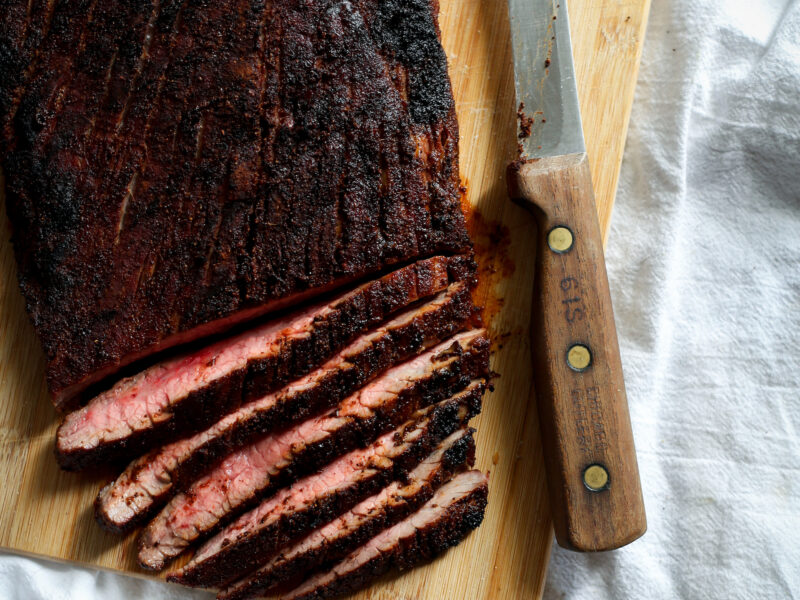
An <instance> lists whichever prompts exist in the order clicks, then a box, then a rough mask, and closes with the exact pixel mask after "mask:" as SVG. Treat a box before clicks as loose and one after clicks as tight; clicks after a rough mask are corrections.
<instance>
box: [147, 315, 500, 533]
mask: <svg viewBox="0 0 800 600" xmlns="http://www.w3.org/2000/svg"><path fill="white" fill-rule="evenodd" d="M487 375H488V340H487V339H486V338H485V337H484V335H483V331H482V330H474V331H470V332H466V333H462V334H459V335H457V336H456V337H455V338H453V339H452V340H448V341H447V342H444V343H443V344H440V345H439V346H437V347H436V348H433V349H431V350H429V351H428V352H426V353H424V354H422V355H420V356H419V357H417V358H415V359H413V360H411V361H409V362H407V363H404V364H402V365H399V366H397V367H394V368H393V369H390V370H389V371H387V372H386V373H385V374H384V375H383V376H381V377H380V378H379V379H377V380H375V381H373V382H372V383H370V384H369V385H368V386H366V387H365V388H362V389H361V390H359V391H358V392H356V393H355V394H353V395H352V396H350V397H349V398H347V399H346V400H344V401H343V402H342V403H341V404H340V405H339V406H338V407H337V408H336V410H334V411H333V412H331V413H329V414H323V415H320V416H317V417H314V418H311V419H308V420H307V421H304V422H303V423H301V424H299V425H296V426H293V427H291V428H289V429H287V430H285V431H283V432H277V433H273V434H270V435H267V436H265V437H262V438H261V439H259V440H257V441H256V442H254V443H252V444H250V445H248V446H245V447H243V448H241V449H239V450H236V451H234V452H232V453H231V454H229V455H228V456H226V457H225V458H224V459H223V460H222V462H220V463H219V464H217V465H216V466H215V467H214V468H213V469H212V470H211V471H210V472H209V473H208V474H207V475H205V476H203V477H201V478H200V479H199V480H197V481H196V482H194V483H193V484H192V485H191V486H190V487H189V488H188V489H187V490H186V491H185V492H184V493H181V494H179V495H177V496H175V497H174V498H173V499H172V500H171V501H170V502H169V503H168V504H167V506H166V507H164V509H163V510H162V511H161V513H160V514H159V515H158V516H157V517H156V519H155V521H154V522H153V523H151V524H150V525H149V526H148V528H147V529H146V530H145V533H146V534H147V532H148V531H150V530H151V529H154V530H157V531H160V532H161V533H159V537H161V536H163V535H167V534H169V535H171V536H175V537H177V538H180V539H184V538H191V537H192V536H195V537H196V536H198V535H201V534H202V533H203V532H206V531H210V530H212V529H213V528H215V527H216V526H217V525H218V523H219V522H220V521H224V520H225V519H226V518H229V517H231V516H235V514H236V513H237V512H241V511H242V510H244V509H245V508H247V506H248V505H251V504H252V503H254V502H256V501H258V499H260V498H262V497H263V496H264V495H265V494H268V493H269V492H270V491H271V490H275V489H277V487H278V486H280V485H281V484H285V483H286V482H289V481H292V480H293V479H294V478H296V477H297V475H298V474H304V473H305V472H308V471H311V470H314V469H316V468H319V467H320V466H321V465H323V464H325V463H326V462H329V461H330V460H331V459H333V458H334V457H336V456H338V455H340V454H341V453H343V452H346V451H347V450H349V449H351V448H355V447H357V446H359V445H363V444H364V443H368V442H369V441H370V440H371V439H374V438H375V437H376V436H377V435H378V434H379V433H380V432H382V431H385V430H386V429H388V428H390V427H392V426H395V425H399V424H400V423H402V422H403V421H404V420H405V419H407V418H408V417H409V415H410V414H411V413H412V412H413V411H414V410H417V409H419V408H421V407H423V406H427V405H429V404H432V403H433V402H438V401H439V400H442V399H444V398H446V397H447V396H448V395H450V394H452V393H454V392H456V391H457V390H459V389H462V388H463V387H464V385H466V383H468V382H469V381H470V380H471V379H473V378H480V377H486V376H487ZM197 506H201V507H202V508H197ZM171 529H174V531H171ZM187 532H188V533H187ZM147 537H148V536H147V535H145V539H147ZM177 543H178V542H177V541H176V542H175V544H177ZM175 544H173V545H175ZM176 549H177V546H176Z"/></svg>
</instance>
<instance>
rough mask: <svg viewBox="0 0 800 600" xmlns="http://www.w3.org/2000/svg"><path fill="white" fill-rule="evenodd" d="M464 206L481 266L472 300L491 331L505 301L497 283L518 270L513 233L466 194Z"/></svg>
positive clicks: (470, 233)
mask: <svg viewBox="0 0 800 600" xmlns="http://www.w3.org/2000/svg"><path fill="white" fill-rule="evenodd" d="M461 207H462V210H463V211H464V216H465V217H466V220H467V229H468V231H469V235H470V238H471V239H472V243H473V245H474V247H475V261H476V262H477V263H478V285H477V287H476V288H475V291H474V292H473V298H474V299H475V303H476V304H477V305H478V306H481V307H482V310H481V315H482V317H483V322H484V324H485V325H486V326H487V327H488V328H489V329H490V330H491V329H492V327H491V325H492V320H493V319H494V317H495V315H497V313H499V312H500V310H501V309H502V308H503V298H502V297H501V296H500V295H499V294H498V293H497V284H498V283H500V282H501V281H502V280H504V279H506V278H508V277H511V276H512V275H513V274H514V271H515V269H516V265H515V264H514V260H513V259H512V258H511V232H510V231H509V229H508V227H506V226H505V225H504V224H503V223H501V222H499V221H495V220H493V219H488V218H486V217H484V215H483V214H482V213H481V212H480V211H479V210H477V209H476V208H474V207H473V206H472V205H471V204H470V203H469V201H468V200H467V199H466V194H462V196H461ZM492 337H493V338H495V337H497V336H496V335H493V336H492ZM495 342H498V340H495Z"/></svg>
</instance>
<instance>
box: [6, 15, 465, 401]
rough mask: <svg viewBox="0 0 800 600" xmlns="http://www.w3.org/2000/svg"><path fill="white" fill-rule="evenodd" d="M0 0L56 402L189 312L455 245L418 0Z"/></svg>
mask: <svg viewBox="0 0 800 600" xmlns="http://www.w3.org/2000/svg"><path fill="white" fill-rule="evenodd" d="M2 12H3V14H2V15H0V127H2V140H3V150H2V151H0V158H2V165H3V168H4V171H5V173H6V187H7V208H8V214H9V218H10V220H11V223H12V227H13V232H14V235H13V239H14V248H15V252H16V257H17V262H18V265H19V283H20V287H21V289H22V292H23V294H24V295H25V298H26V301H27V306H28V311H29V314H30V316H31V319H32V321H33V323H34V325H35V327H36V330H37V332H38V334H39V337H40V339H41V342H42V345H43V347H44V350H45V354H46V358H47V376H48V384H49V386H50V390H51V392H52V394H53V396H54V400H55V402H56V404H57V405H61V404H64V403H68V402H69V400H70V399H71V398H73V397H74V396H75V395H77V394H78V393H79V392H80V391H81V390H82V389H84V388H85V387H86V386H88V385H90V384H91V383H93V382H95V381H97V380H98V379H100V378H101V377H104V376H107V375H110V374H112V373H113V372H115V371H116V370H118V369H119V368H120V367H121V366H123V365H125V364H128V363H129V362H131V360H133V359H134V358H135V357H141V356H145V355H147V354H149V353H152V352H154V351H157V350H160V349H163V348H166V347H169V346H171V345H174V344H176V343H183V342H186V341H189V340H191V339H192V338H193V337H195V336H197V335H200V333H199V332H198V329H197V328H198V327H200V326H204V325H206V326H207V325H208V324H213V325H212V327H218V328H222V327H224V326H227V325H228V324H229V323H231V322H232V321H234V320H236V319H237V318H240V317H242V316H243V315H245V314H248V315H249V314H250V313H246V312H245V311H249V310H251V309H252V310H262V311H263V310H267V309H268V308H269V307H272V306H275V303H276V302H280V301H285V299H287V298H292V297H296V296H297V295H298V294H306V295H313V294H315V293H317V291H319V290H326V289H331V287H333V286H338V285H341V284H342V283H343V282H349V281H353V280H355V279H359V278H362V277H365V276H367V275H369V274H373V273H376V272H378V271H381V270H383V269H385V268H386V267H387V266H389V265H392V264H397V263H400V262H406V261H409V260H412V259H415V258H420V257H425V256H430V255H433V254H437V253H459V252H464V251H467V250H468V249H469V240H468V237H467V234H466V229H465V226H464V218H463V215H462V213H461V211H460V203H459V195H460V189H459V180H458V156H457V140H458V130H457V124H456V120H455V111H454V104H453V99H452V94H451V91H450V84H449V81H448V77H447V65H446V60H445V56H444V53H443V51H442V48H441V45H440V43H439V39H438V26H437V21H436V15H435V12H436V7H435V4H433V3H432V2H430V1H429V0H403V1H400V0H380V1H378V0H351V1H350V2H341V1H340V0H314V1H312V2H308V1H305V0H302V1H301V0H281V2H273V1H272V0H226V1H224V2H220V1H214V2H212V1H210V0H153V2H148V1H146V0H107V1H98V0H74V1H67V0H55V1H51V2H44V1H41V0H33V1H30V2H29V0H7V1H5V2H3V11H2ZM242 318H243V317H242ZM209 331H210V329H209V328H208V327H206V329H204V330H203V333H206V334H207V333H209Z"/></svg>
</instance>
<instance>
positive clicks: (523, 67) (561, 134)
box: [508, 0, 586, 158]
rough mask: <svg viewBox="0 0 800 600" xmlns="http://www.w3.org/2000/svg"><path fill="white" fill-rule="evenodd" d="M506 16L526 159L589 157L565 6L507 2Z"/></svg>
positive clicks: (562, 0)
mask: <svg viewBox="0 0 800 600" xmlns="http://www.w3.org/2000/svg"><path fill="white" fill-rule="evenodd" d="M508 13H509V20H510V23H511V44H512V49H513V52H514V85H515V87H516V91H517V107H519V106H520V104H523V105H524V108H523V109H522V110H521V111H520V112H519V113H518V119H517V133H518V134H519V139H520V143H521V145H522V157H523V158H541V157H544V156H561V155H563V154H573V153H579V152H585V151H586V150H585V146H584V142H583V129H582V127H581V113H580V108H579V106H578V90H577V88H576V87H575V68H574V66H573V63H572V46H571V44H570V37H569V17H568V16H567V0H508ZM528 133H529V135H527V134H528Z"/></svg>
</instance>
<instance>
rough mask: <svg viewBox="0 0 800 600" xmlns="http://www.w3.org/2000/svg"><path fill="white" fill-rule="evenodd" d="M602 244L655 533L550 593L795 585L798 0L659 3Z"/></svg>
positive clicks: (653, 597) (572, 569)
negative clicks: (605, 248) (605, 240)
mask: <svg viewBox="0 0 800 600" xmlns="http://www.w3.org/2000/svg"><path fill="white" fill-rule="evenodd" d="M607 260H608V268H609V276H610V280H611V288H612V295H613V299H614V308H615V313H616V317H617V325H618V330H619V335H620V344H621V351H622V361H623V364H624V371H625V378H626V385H627V390H628V399H629V402H630V407H631V415H632V419H633V426H634V436H635V439H636V446H637V451H638V457H639V467H640V470H641V476H642V480H643V481H642V483H643V487H644V495H645V504H646V508H647V516H648V522H649V531H648V532H647V533H646V534H645V536H644V537H643V538H642V539H641V540H639V541H637V542H635V543H634V544H632V545H630V546H629V547H626V548H624V549H622V550H619V551H616V552H610V553H605V554H599V555H593V556H587V555H577V554H574V553H571V552H568V551H565V550H562V549H560V548H557V549H554V551H553V556H552V560H551V564H550V573H549V578H548V582H547V586H546V593H545V597H546V598H552V599H554V600H555V599H558V600H561V599H583V598H587V599H588V598H591V599H592V600H602V599H621V598H631V599H633V598H635V599H637V600H657V599H661V598H664V599H672V598H691V599H703V598H720V599H725V600H729V599H735V598H742V599H747V598H753V599H756V598H759V599H760V598H796V597H800V438H798V433H800V2H798V1H797V0H794V1H786V0H773V1H758V0H736V1H734V0H692V1H689V0H672V1H670V2H665V1H664V0H653V4H652V11H651V15H650V21H649V26H648V31H647V37H646V39H645V46H644V56H643V60H642V67H641V71H640V75H639V83H638V87H637V90H636V99H635V102H634V108H633V115H632V117H631V123H630V131H629V134H628V141H627V147H626V150H625V157H624V161H623V166H622V173H621V181H620V186H619V192H618V195H617V202H616V206H615V209H614V216H613V219H612V227H611V232H610V236H609V240H608V252H607Z"/></svg>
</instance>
